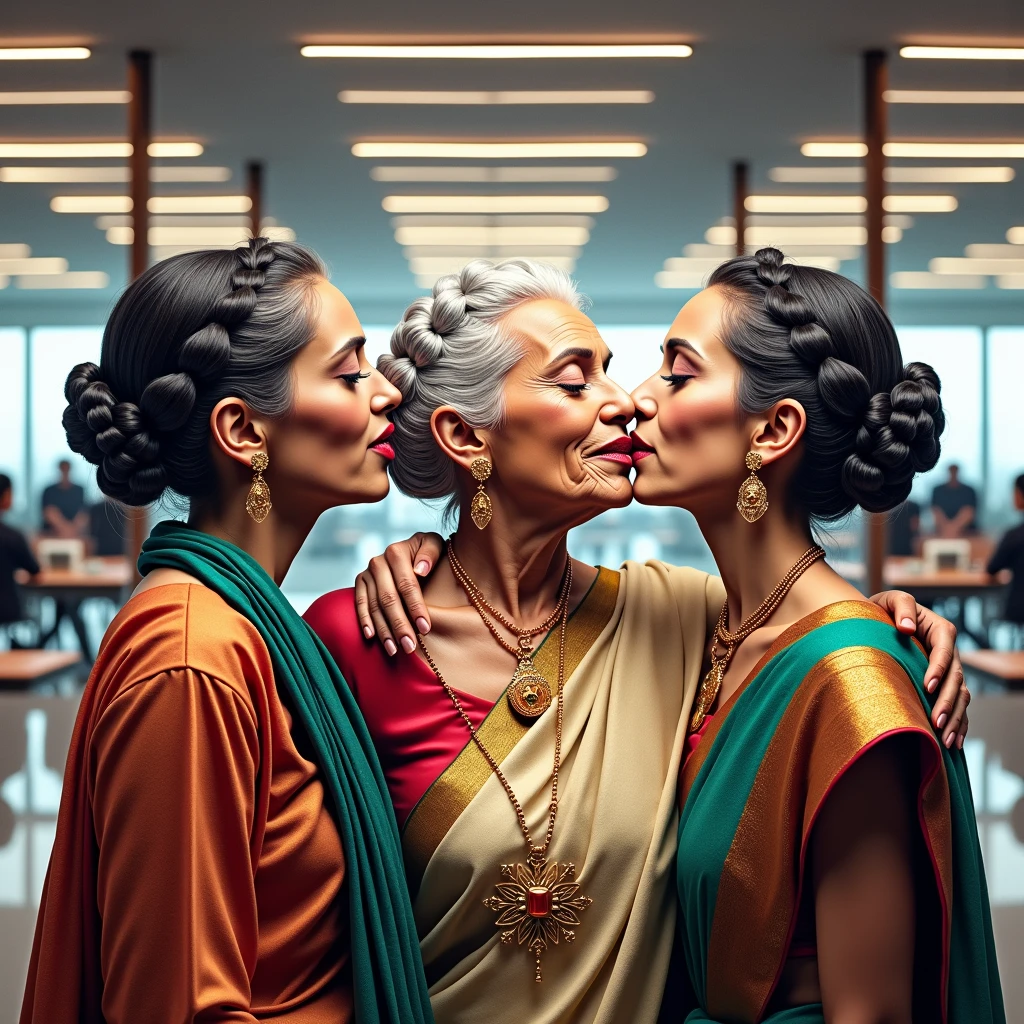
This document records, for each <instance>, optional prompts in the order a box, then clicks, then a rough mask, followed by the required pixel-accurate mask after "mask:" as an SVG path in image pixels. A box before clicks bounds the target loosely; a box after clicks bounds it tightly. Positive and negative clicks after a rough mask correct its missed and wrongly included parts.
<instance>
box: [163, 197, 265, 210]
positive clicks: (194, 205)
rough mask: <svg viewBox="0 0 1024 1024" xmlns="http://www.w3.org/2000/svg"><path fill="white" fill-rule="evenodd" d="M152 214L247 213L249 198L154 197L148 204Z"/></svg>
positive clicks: (250, 207)
mask: <svg viewBox="0 0 1024 1024" xmlns="http://www.w3.org/2000/svg"><path fill="white" fill-rule="evenodd" d="M146 207H147V209H148V210H149V212H150V213H247V212H248V211H249V210H251V209H252V200H251V199H250V198H249V197H248V196H153V198H152V199H150V200H149V202H148V203H147V204H146Z"/></svg>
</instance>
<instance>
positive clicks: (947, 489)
mask: <svg viewBox="0 0 1024 1024" xmlns="http://www.w3.org/2000/svg"><path fill="white" fill-rule="evenodd" d="M977 511H978V494H977V492H976V491H975V490H974V488H973V487H971V486H969V485H968V484H965V483H964V482H963V481H962V480H961V479H960V467H959V466H958V465H957V464H956V463H955V462H954V463H951V464H950V466H949V478H948V479H947V480H946V482H945V483H944V484H939V485H938V486H937V487H936V488H935V490H933V491H932V518H933V519H934V521H935V535H936V536H937V537H942V538H944V539H946V540H955V539H956V538H959V537H968V536H970V535H971V534H974V533H977V532H978V527H977V524H976V522H975V516H976V514H977Z"/></svg>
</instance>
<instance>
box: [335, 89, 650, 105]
mask: <svg viewBox="0 0 1024 1024" xmlns="http://www.w3.org/2000/svg"><path fill="white" fill-rule="evenodd" d="M338 99H339V100H340V101H341V102H342V103H374V104H388V103H394V104H409V105H417V104H424V105H430V106H447V105H451V106H492V107H493V106H498V107H500V106H529V105H534V104H536V105H540V104H589V103H601V104H618V103H653V102H654V93H653V92H651V91H650V90H648V89H549V90H544V91H540V90H529V91H528V90H521V89H520V90H507V91H504V92H501V91H484V90H449V91H442V90H418V89H343V90H342V91H341V92H339V93H338Z"/></svg>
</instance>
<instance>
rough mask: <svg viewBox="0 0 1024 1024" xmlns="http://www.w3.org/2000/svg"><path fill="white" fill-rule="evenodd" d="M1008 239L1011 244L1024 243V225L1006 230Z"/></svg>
mask: <svg viewBox="0 0 1024 1024" xmlns="http://www.w3.org/2000/svg"><path fill="white" fill-rule="evenodd" d="M1006 240H1007V241H1008V242H1009V243H1010V244H1011V245H1024V227H1015V228H1010V230H1009V231H1007V232H1006Z"/></svg>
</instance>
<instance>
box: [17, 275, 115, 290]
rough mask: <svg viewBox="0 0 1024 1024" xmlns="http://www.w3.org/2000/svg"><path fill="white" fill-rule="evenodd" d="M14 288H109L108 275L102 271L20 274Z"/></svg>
mask: <svg viewBox="0 0 1024 1024" xmlns="http://www.w3.org/2000/svg"><path fill="white" fill-rule="evenodd" d="M15 287H16V288H28V289H39V288H46V289H54V288H109V287H110V275H109V274H105V273H103V271H102V270H72V271H69V272H67V273H64V274H22V275H20V276H19V277H16V278H15Z"/></svg>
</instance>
